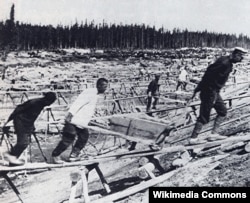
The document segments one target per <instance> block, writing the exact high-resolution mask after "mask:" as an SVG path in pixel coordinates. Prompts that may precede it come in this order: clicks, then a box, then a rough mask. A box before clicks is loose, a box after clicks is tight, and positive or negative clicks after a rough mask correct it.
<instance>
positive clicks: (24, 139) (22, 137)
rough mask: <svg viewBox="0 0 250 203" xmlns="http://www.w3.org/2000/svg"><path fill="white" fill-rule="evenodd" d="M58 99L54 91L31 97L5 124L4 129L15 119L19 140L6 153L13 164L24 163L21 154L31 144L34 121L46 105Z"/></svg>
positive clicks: (15, 110) (16, 109)
mask: <svg viewBox="0 0 250 203" xmlns="http://www.w3.org/2000/svg"><path fill="white" fill-rule="evenodd" d="M55 100H56V94H55V93H54V92H47V93H44V95H43V97H42V98H36V99H30V100H28V101H26V102H24V103H23V104H20V105H17V107H16V108H15V109H14V111H13V112H12V113H11V114H10V116H9V118H8V119H7V121H6V122H5V124H4V126H3V130H4V129H6V128H7V126H6V125H7V124H8V123H9V122H10V121H12V120H13V124H14V129H15V133H16V135H17V142H16V145H15V146H14V147H12V149H11V151H10V152H7V153H6V154H5V156H6V158H7V159H8V161H9V163H10V164H11V165H23V164H24V163H23V162H22V161H21V160H19V159H18V158H19V156H20V155H21V154H22V153H23V151H24V150H25V149H26V148H27V146H28V145H29V142H30V141H29V137H30V136H31V134H32V133H33V132H34V129H35V126H34V123H35V121H36V119H37V117H38V116H39V114H40V113H41V111H42V110H43V108H44V107H45V106H49V105H51V104H52V103H53V102H54V101H55Z"/></svg>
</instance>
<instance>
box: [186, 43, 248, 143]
mask: <svg viewBox="0 0 250 203" xmlns="http://www.w3.org/2000/svg"><path fill="white" fill-rule="evenodd" d="M246 53H247V50H245V49H243V48H241V47H236V48H235V49H234V50H233V52H232V53H231V54H230V55H229V56H222V57H220V58H218V59H217V60H216V61H215V62H214V63H213V64H211V65H209V66H208V68H207V70H206V72H205V74H204V75H203V77H202V79H201V81H200V83H199V84H198V85H197V87H196V88H195V90H194V94H193V96H192V98H194V97H195V95H196V93H197V92H200V100H201V104H200V115H199V117H198V119H197V121H196V124H195V127H194V129H193V132H192V135H191V139H190V140H189V143H190V144H201V143H204V142H206V141H205V140H204V139H201V138H198V134H199V133H200V131H201V129H202V127H203V125H204V124H207V123H208V122H209V119H210V113H211V110H212V108H214V109H215V111H216V113H217V116H216V118H215V121H214V127H213V129H212V132H211V135H210V137H208V140H209V141H213V140H220V139H225V138H226V136H222V135H219V134H218V128H219V126H220V123H221V122H222V120H223V119H224V117H225V116H226V115H227V108H226V106H225V104H224V101H223V100H222V98H221V96H220V90H221V89H222V87H224V85H225V83H226V82H227V80H228V77H229V75H230V73H231V72H232V70H233V64H235V63H238V62H241V61H242V59H243V55H244V54H246Z"/></svg>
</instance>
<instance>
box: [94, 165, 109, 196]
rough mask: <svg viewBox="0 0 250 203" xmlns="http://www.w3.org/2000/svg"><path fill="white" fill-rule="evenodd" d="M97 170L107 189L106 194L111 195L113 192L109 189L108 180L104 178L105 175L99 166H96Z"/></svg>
mask: <svg viewBox="0 0 250 203" xmlns="http://www.w3.org/2000/svg"><path fill="white" fill-rule="evenodd" d="M95 170H96V172H97V174H98V175H99V177H100V179H101V182H102V185H103V187H104V188H105V190H106V192H107V193H110V192H111V190H110V187H109V185H108V183H107V181H106V179H105V178H104V175H103V173H102V171H101V169H100V168H99V164H95Z"/></svg>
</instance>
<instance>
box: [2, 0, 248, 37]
mask: <svg viewBox="0 0 250 203" xmlns="http://www.w3.org/2000/svg"><path fill="white" fill-rule="evenodd" d="M13 3H14V4H15V20H18V21H20V22H23V23H31V24H41V25H49V24H51V25H53V26H56V25H58V24H61V25H71V24H74V23H75V22H76V21H77V22H78V23H81V22H85V20H86V19H87V21H88V22H90V21H92V20H94V22H95V23H96V24H97V23H102V22H103V20H105V22H107V23H108V24H110V23H111V24H112V23H115V24H120V23H122V24H135V23H136V24H140V25H141V24H145V25H150V26H155V27H156V28H157V29H158V28H160V27H162V26H163V27H164V28H165V29H167V30H173V29H174V28H180V29H181V30H184V29H188V30H189V31H204V30H207V31H209V32H219V33H226V34H237V35H238V34H244V35H248V36H250V26H249V24H250V0H0V10H1V11H0V20H1V21H2V20H6V19H7V18H9V14H10V8H11V5H12V4H13Z"/></svg>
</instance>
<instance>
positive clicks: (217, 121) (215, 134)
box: [207, 116, 227, 141]
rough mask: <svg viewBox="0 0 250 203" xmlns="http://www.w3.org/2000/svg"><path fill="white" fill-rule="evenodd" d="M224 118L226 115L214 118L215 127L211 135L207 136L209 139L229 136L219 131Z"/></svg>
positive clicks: (220, 138)
mask: <svg viewBox="0 0 250 203" xmlns="http://www.w3.org/2000/svg"><path fill="white" fill-rule="evenodd" d="M223 120H224V117H222V116H216V118H215V120H214V127H213V129H212V131H211V135H210V136H209V137H208V138H207V140H208V141H215V140H223V139H226V138H227V136H223V135H220V134H219V133H218V131H219V130H218V129H219V127H220V124H221V123H222V121H223Z"/></svg>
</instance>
